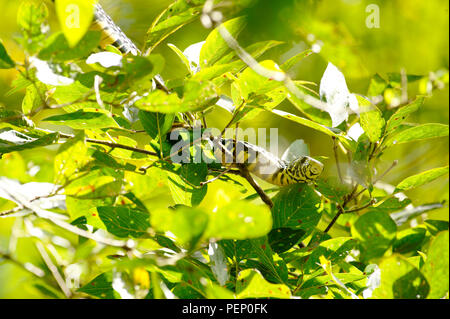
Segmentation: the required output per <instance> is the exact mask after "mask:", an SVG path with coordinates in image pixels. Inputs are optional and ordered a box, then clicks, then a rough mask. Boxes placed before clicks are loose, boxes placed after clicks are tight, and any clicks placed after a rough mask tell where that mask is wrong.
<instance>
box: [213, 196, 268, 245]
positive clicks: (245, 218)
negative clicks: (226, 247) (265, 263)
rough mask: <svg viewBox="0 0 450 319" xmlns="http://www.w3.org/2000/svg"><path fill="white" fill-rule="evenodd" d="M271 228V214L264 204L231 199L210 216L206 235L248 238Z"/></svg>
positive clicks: (263, 233)
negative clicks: (231, 200)
mask: <svg viewBox="0 0 450 319" xmlns="http://www.w3.org/2000/svg"><path fill="white" fill-rule="evenodd" d="M271 229H272V216H271V215H270V211H269V209H268V208H267V207H266V206H265V205H255V204H252V203H250V202H248V201H243V200H242V201H233V202H231V203H229V204H227V205H225V206H222V207H219V208H218V209H217V211H216V212H215V213H213V214H211V216H210V222H209V225H208V230H207V232H206V235H205V236H207V237H212V238H217V239H240V240H242V239H248V238H258V237H261V236H264V235H266V234H267V233H269V231H270V230H271Z"/></svg>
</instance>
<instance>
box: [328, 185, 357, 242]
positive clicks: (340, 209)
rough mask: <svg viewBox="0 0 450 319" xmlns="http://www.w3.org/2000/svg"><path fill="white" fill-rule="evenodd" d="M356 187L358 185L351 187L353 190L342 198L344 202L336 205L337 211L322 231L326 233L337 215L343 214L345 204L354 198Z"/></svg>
mask: <svg viewBox="0 0 450 319" xmlns="http://www.w3.org/2000/svg"><path fill="white" fill-rule="evenodd" d="M357 188H358V185H356V186H355V187H354V188H353V190H352V191H351V192H350V193H349V194H347V196H345V199H344V202H343V203H342V205H339V204H338V206H337V207H338V212H337V214H336V215H335V216H334V217H333V219H332V220H331V222H330V223H329V224H328V226H327V228H325V230H324V231H323V232H324V233H327V232H328V231H329V230H330V229H331V227H333V225H334V224H335V223H336V221H337V219H338V218H339V216H341V215H342V214H345V206H346V205H347V204H348V203H349V202H350V201H351V200H352V199H353V198H354V196H355V192H356V189H357Z"/></svg>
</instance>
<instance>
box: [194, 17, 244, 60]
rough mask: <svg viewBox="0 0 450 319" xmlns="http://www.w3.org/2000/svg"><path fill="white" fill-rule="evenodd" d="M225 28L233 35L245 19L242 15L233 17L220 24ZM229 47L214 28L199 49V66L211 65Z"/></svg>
mask: <svg viewBox="0 0 450 319" xmlns="http://www.w3.org/2000/svg"><path fill="white" fill-rule="evenodd" d="M222 26H223V27H225V28H227V30H228V32H230V34H231V35H232V36H234V37H237V35H238V34H239V33H240V32H241V31H242V30H243V29H244V26H245V20H244V18H242V17H238V18H234V19H231V20H228V21H226V22H225V23H223V24H222ZM228 50H230V48H229V47H228V44H227V43H226V42H225V40H224V39H223V38H222V36H221V35H220V33H219V31H218V30H217V29H214V30H213V31H212V32H211V33H210V34H209V35H208V37H207V38H206V42H205V44H204V45H203V46H202V49H201V51H200V66H201V67H202V68H203V67H206V66H211V65H213V64H214V63H215V62H216V61H218V60H219V59H220V58H221V57H222V56H223V55H224V54H225V53H226V52H227V51H228Z"/></svg>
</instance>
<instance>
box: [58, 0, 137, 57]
mask: <svg viewBox="0 0 450 319" xmlns="http://www.w3.org/2000/svg"><path fill="white" fill-rule="evenodd" d="M52 1H53V2H55V0H52ZM91 29H92V30H98V31H101V33H102V39H101V42H100V45H101V46H102V47H105V46H106V45H108V44H111V45H112V46H114V47H116V48H117V49H119V51H120V52H122V53H124V54H127V53H130V54H132V55H138V54H140V51H139V49H138V48H137V47H136V45H135V44H134V43H133V41H131V40H130V39H129V38H128V37H127V36H126V34H125V33H124V32H123V31H122V30H121V29H120V27H119V26H118V25H117V24H116V23H115V22H114V21H113V19H111V17H110V16H109V15H108V14H107V13H106V12H105V10H103V8H102V6H101V5H100V4H98V3H96V4H95V10H94V20H93V21H92V27H91Z"/></svg>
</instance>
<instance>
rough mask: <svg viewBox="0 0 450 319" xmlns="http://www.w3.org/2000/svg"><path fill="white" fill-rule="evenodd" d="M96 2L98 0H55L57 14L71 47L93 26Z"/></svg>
mask: <svg viewBox="0 0 450 319" xmlns="http://www.w3.org/2000/svg"><path fill="white" fill-rule="evenodd" d="M96 2H97V1H96V0H56V1H55V8H56V15H57V17H58V20H59V23H60V25H61V29H62V31H63V33H64V35H65V36H66V39H67V42H69V45H70V46H71V47H74V46H75V45H76V44H77V43H78V42H79V41H80V40H81V39H82V38H83V36H84V35H85V33H86V32H87V31H88V29H89V27H90V26H91V23H92V20H93V18H94V10H95V7H94V5H95V3H96Z"/></svg>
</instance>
